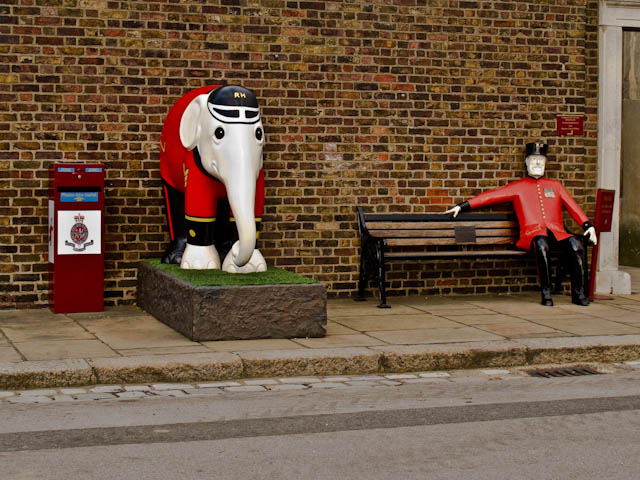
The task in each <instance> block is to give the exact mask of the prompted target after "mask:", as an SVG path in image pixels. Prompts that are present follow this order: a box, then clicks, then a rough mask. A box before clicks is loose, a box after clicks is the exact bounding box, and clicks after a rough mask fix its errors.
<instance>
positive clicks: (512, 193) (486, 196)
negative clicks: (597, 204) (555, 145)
mask: <svg viewBox="0 0 640 480" xmlns="http://www.w3.org/2000/svg"><path fill="white" fill-rule="evenodd" d="M468 202H469V206H470V207H471V208H478V207H482V206H485V205H492V204H495V203H505V202H512V203H513V208H514V210H515V212H516V216H517V217H518V223H519V224H520V238H519V239H518V241H517V242H516V247H518V248H520V249H522V250H527V251H531V240H533V238H534V237H536V236H538V235H543V236H546V235H547V230H550V231H551V232H552V233H553V235H554V236H555V237H556V239H557V240H564V239H565V238H568V237H570V236H571V234H570V233H568V232H567V231H566V229H565V228H564V223H563V219H562V207H563V206H564V207H565V208H566V209H567V211H568V212H569V214H570V215H571V217H572V218H573V219H574V220H575V221H576V222H578V223H579V224H580V225H582V224H584V222H587V221H588V220H589V219H588V218H587V216H586V215H585V214H584V212H583V211H582V209H581V208H580V207H579V206H578V204H577V203H576V202H575V200H574V199H573V198H571V195H569V192H567V190H566V189H565V188H564V187H563V186H562V184H561V183H560V182H559V181H557V180H551V179H549V178H544V177H543V178H540V179H538V180H536V179H535V178H532V177H526V178H523V179H522V180H518V181H515V182H513V183H509V184H507V185H505V186H504V187H500V188H497V189H495V190H490V191H488V192H484V193H481V194H480V195H478V196H476V197H473V198H472V199H471V200H469V201H468Z"/></svg>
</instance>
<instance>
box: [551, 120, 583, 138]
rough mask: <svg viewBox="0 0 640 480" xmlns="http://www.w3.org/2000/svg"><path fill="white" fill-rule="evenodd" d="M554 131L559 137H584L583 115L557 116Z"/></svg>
mask: <svg viewBox="0 0 640 480" xmlns="http://www.w3.org/2000/svg"><path fill="white" fill-rule="evenodd" d="M556 130H557V132H558V135H559V136H561V137H562V136H564V135H584V116H583V115H558V116H557V117H556Z"/></svg>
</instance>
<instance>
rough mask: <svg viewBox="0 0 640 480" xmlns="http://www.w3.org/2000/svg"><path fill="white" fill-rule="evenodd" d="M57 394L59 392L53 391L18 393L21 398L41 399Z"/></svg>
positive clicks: (25, 391)
mask: <svg viewBox="0 0 640 480" xmlns="http://www.w3.org/2000/svg"><path fill="white" fill-rule="evenodd" d="M56 393H58V392H57V391H56V390H52V389H44V390H24V391H22V392H18V395H20V396H21V397H41V396H45V395H55V394H56Z"/></svg>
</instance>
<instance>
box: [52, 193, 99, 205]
mask: <svg viewBox="0 0 640 480" xmlns="http://www.w3.org/2000/svg"><path fill="white" fill-rule="evenodd" d="M60 201H61V202H74V203H75V202H97V201H98V192H60Z"/></svg>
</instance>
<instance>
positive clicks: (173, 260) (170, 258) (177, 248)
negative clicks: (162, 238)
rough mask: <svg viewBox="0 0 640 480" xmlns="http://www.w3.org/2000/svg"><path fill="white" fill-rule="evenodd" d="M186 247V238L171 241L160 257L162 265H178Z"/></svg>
mask: <svg viewBox="0 0 640 480" xmlns="http://www.w3.org/2000/svg"><path fill="white" fill-rule="evenodd" d="M186 246H187V237H176V239H175V240H172V241H171V243H170V244H169V245H168V246H167V248H166V250H165V251H164V254H163V255H162V263H169V264H175V265H180V263H181V262H182V255H183V254H184V249H185V248H186Z"/></svg>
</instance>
